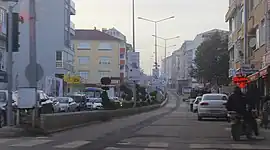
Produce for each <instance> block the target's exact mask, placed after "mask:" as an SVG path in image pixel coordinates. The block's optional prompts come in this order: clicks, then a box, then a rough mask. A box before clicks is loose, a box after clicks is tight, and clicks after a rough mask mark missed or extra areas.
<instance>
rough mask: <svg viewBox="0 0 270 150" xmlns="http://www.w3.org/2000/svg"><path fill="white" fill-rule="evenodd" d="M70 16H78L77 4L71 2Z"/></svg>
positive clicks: (71, 0)
mask: <svg viewBox="0 0 270 150" xmlns="http://www.w3.org/2000/svg"><path fill="white" fill-rule="evenodd" d="M70 15H76V9H75V2H73V0H70Z"/></svg>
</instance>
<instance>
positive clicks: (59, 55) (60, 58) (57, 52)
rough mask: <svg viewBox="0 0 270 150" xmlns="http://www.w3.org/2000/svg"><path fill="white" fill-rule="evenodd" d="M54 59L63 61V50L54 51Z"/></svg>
mask: <svg viewBox="0 0 270 150" xmlns="http://www.w3.org/2000/svg"><path fill="white" fill-rule="evenodd" d="M55 57H56V58H55V60H56V61H63V52H62V51H56V54H55Z"/></svg>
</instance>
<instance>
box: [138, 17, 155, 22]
mask: <svg viewBox="0 0 270 150" xmlns="http://www.w3.org/2000/svg"><path fill="white" fill-rule="evenodd" d="M138 19H141V20H145V21H149V22H153V23H155V22H156V21H153V20H150V19H147V18H142V17H138Z"/></svg>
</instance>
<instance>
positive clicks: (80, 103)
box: [67, 93, 87, 111]
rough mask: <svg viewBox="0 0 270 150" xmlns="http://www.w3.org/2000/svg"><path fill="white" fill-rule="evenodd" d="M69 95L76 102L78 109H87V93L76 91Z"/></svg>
mask: <svg viewBox="0 0 270 150" xmlns="http://www.w3.org/2000/svg"><path fill="white" fill-rule="evenodd" d="M67 96H68V97H71V98H72V99H73V100H74V101H75V102H76V105H77V108H76V109H77V111H83V110H86V109H87V104H86V103H87V97H86V95H85V94H79V93H74V94H69V95H67Z"/></svg>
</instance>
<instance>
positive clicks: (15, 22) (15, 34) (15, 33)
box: [6, 13, 23, 52]
mask: <svg viewBox="0 0 270 150" xmlns="http://www.w3.org/2000/svg"><path fill="white" fill-rule="evenodd" d="M7 18H8V15H7ZM20 22H21V23H23V18H22V17H20V16H19V13H12V52H18V51H19V48H20V44H19V35H20V32H19V23H20ZM8 26H9V24H8V21H7V27H8ZM9 34H10V33H9V32H8V28H7V37H8V35H9ZM8 42H9V41H8V40H7V42H6V43H7V48H6V49H7V51H8Z"/></svg>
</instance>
